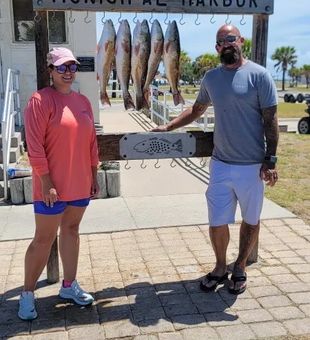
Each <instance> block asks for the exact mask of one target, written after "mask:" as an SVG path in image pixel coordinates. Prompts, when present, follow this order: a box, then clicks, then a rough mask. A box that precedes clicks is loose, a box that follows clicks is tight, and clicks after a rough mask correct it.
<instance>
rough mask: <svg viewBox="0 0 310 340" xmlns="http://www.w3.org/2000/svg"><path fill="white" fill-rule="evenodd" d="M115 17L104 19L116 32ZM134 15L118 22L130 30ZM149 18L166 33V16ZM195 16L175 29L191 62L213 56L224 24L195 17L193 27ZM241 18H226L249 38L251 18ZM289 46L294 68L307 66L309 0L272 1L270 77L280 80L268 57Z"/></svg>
mask: <svg viewBox="0 0 310 340" xmlns="http://www.w3.org/2000/svg"><path fill="white" fill-rule="evenodd" d="M119 16H120V15H119V14H112V13H107V14H106V18H111V19H112V20H113V22H114V24H115V26H116V29H117V28H118V23H117V20H118V18H119ZM134 16H135V14H132V13H122V19H128V21H129V23H130V26H131V29H132V30H133V28H134V25H135V24H134V22H133V19H134ZM101 17H102V14H101V13H98V14H97V18H98V20H97V40H99V38H100V34H101V31H102V27H103V26H102V23H101V20H100V19H101ZM150 17H151V14H150V13H138V14H137V18H138V19H139V20H143V19H150ZM153 18H156V19H158V20H159V22H160V23H161V25H162V28H163V30H164V31H165V29H166V27H167V26H166V24H165V23H164V21H165V19H166V15H164V14H154V16H153ZM169 19H170V20H176V21H178V22H179V21H180V19H181V14H169V16H168V20H169ZM196 19H197V16H196V15H184V17H183V20H184V21H185V24H184V25H180V24H179V25H178V27H179V31H180V38H181V48H182V50H184V51H186V52H187V53H188V54H189V56H190V57H191V58H192V59H195V58H196V57H198V56H199V55H201V54H203V53H216V51H215V49H214V45H215V34H216V31H217V30H218V28H219V27H220V26H221V25H223V24H224V23H225V21H226V20H227V16H226V15H216V16H215V17H214V19H213V20H215V21H216V22H215V23H214V24H212V23H211V22H210V19H211V15H199V16H198V22H200V25H196V24H195V20H196ZM241 19H242V16H241V15H230V16H229V18H228V20H231V23H232V24H233V25H236V26H238V28H239V29H240V31H241V34H242V35H243V36H244V37H245V38H249V39H250V38H251V37H252V16H244V18H243V22H245V24H244V25H241V24H240V21H241ZM281 46H292V47H295V49H296V54H297V57H298V62H297V66H298V67H300V66H302V65H304V64H310V0H294V1H292V0H274V14H272V15H271V16H270V18H269V34H268V52H267V68H268V69H269V70H270V72H271V73H272V75H273V76H274V77H277V76H278V77H279V78H280V77H281V74H280V73H278V74H277V73H276V70H275V68H274V64H275V63H274V61H273V60H271V55H272V54H273V52H274V51H275V50H276V48H277V47H281Z"/></svg>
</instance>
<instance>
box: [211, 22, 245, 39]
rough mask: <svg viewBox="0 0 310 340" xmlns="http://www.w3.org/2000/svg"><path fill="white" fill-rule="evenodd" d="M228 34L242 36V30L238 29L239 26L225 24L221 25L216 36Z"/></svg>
mask: <svg viewBox="0 0 310 340" xmlns="http://www.w3.org/2000/svg"><path fill="white" fill-rule="evenodd" d="M228 34H234V35H238V36H241V34H240V31H239V30H238V28H237V27H236V26H234V25H223V26H221V27H220V28H219V29H218V31H217V33H216V38H218V37H219V36H223V35H224V36H226V35H228Z"/></svg>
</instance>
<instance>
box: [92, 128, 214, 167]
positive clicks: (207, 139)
mask: <svg viewBox="0 0 310 340" xmlns="http://www.w3.org/2000/svg"><path fill="white" fill-rule="evenodd" d="M171 134H172V133H171V132H166V133H152V134H151V133H149V135H150V137H151V136H152V137H154V136H158V139H162V140H167V141H169V138H170V137H171ZM183 134H184V135H186V134H190V135H192V136H193V137H194V138H195V139H196V147H195V150H194V152H193V153H192V154H191V155H190V156H189V155H186V156H184V155H183V154H182V153H180V156H179V157H178V158H182V157H188V158H190V157H209V156H211V155H212V150H213V132H203V131H188V132H184V133H183ZM131 135H139V133H131V134H130V133H129V134H124V133H119V134H99V135H97V142H98V149H99V159H100V161H107V160H127V159H154V158H156V159H162V158H176V157H171V155H170V154H169V153H156V154H155V155H154V154H150V153H143V154H142V153H141V154H140V155H139V156H138V157H133V158H130V157H128V158H124V157H123V156H122V155H121V152H120V142H121V140H122V139H123V138H124V137H126V136H131ZM141 135H143V136H145V135H147V134H146V133H143V134H142V133H141Z"/></svg>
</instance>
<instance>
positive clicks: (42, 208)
mask: <svg viewBox="0 0 310 340" xmlns="http://www.w3.org/2000/svg"><path fill="white" fill-rule="evenodd" d="M89 201H90V199H89V198H83V199H81V200H76V201H57V202H55V203H54V205H53V207H48V206H47V205H46V204H45V203H44V202H43V201H34V202H33V208H34V212H35V213H36V214H43V215H57V214H62V213H63V212H64V211H65V209H66V207H67V206H68V205H71V206H73V207H87V206H88V204H89Z"/></svg>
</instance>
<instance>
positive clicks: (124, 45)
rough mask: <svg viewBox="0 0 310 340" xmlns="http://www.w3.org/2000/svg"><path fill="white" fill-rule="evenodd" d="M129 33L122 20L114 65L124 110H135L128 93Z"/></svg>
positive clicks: (117, 37)
mask: <svg viewBox="0 0 310 340" xmlns="http://www.w3.org/2000/svg"><path fill="white" fill-rule="evenodd" d="M130 63H131V33H130V27H129V24H128V21H127V20H122V21H121V23H120V26H119V28H118V31H117V35H116V43H115V64H116V73H117V77H118V81H119V82H120V85H121V89H122V92H123V101H124V106H125V109H126V110H128V109H131V108H133V109H134V108H135V105H134V103H133V100H132V98H131V95H130V93H129V91H128V88H129V79H130V71H131V64H130Z"/></svg>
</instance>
